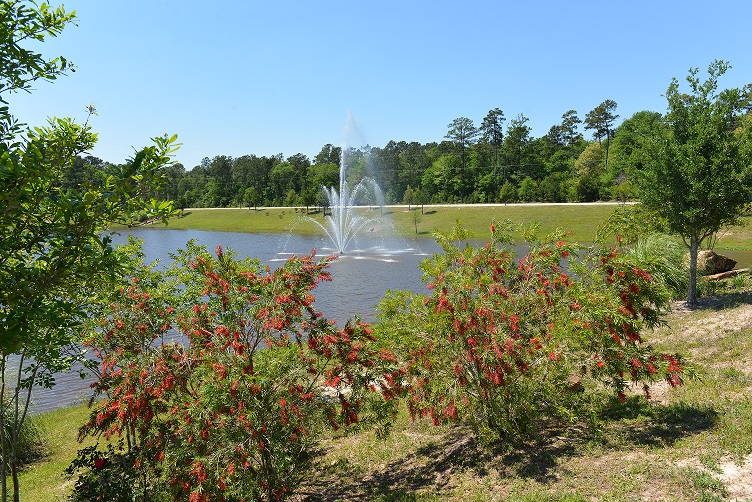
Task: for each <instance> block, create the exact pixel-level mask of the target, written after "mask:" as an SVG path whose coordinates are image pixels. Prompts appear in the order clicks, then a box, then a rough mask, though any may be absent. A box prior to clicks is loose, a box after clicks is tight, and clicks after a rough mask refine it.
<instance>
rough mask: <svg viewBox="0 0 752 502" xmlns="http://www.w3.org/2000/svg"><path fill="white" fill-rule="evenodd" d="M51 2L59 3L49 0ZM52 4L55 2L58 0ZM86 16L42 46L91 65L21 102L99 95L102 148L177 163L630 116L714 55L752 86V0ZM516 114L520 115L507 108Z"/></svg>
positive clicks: (60, 109)
mask: <svg viewBox="0 0 752 502" xmlns="http://www.w3.org/2000/svg"><path fill="white" fill-rule="evenodd" d="M48 1H49V0H48ZM51 3H52V4H53V5H57V3H56V2H55V1H54V0H52V1H51ZM65 6H66V9H68V10H75V11H76V12H77V15H78V17H79V19H78V26H70V27H69V28H68V29H66V30H65V31H64V32H63V33H62V35H61V36H59V37H58V38H55V39H51V40H50V41H48V42H46V43H45V44H44V45H43V46H42V47H43V52H44V53H45V54H48V55H51V56H52V55H63V56H65V57H66V58H68V59H70V60H71V61H72V62H73V63H74V64H75V65H76V67H77V70H76V72H75V73H71V74H70V75H69V76H67V77H63V78H61V79H59V80H57V81H56V82H54V83H51V84H50V83H39V84H38V85H36V90H35V91H34V92H33V93H32V94H31V95H26V94H18V95H15V96H13V97H12V98H11V109H12V111H13V113H14V114H15V115H16V116H17V118H19V119H20V120H22V121H23V122H26V123H28V124H29V125H41V124H43V123H44V122H45V117H47V116H53V115H54V116H70V117H73V118H76V119H77V120H78V121H79V122H80V121H82V120H83V119H84V118H85V112H84V109H85V107H86V106H87V105H89V104H94V105H95V106H96V108H97V110H98V112H99V114H98V116H96V117H94V118H93V120H92V125H93V129H94V130H95V131H96V132H97V133H98V134H99V142H98V144H97V146H96V148H95V149H94V150H93V151H92V153H93V154H94V155H96V156H98V157H100V158H102V159H104V160H107V161H110V162H121V161H124V160H125V159H126V158H128V157H130V156H131V155H132V154H133V152H134V150H135V149H137V148H140V147H142V146H145V145H147V144H148V143H149V138H151V137H154V136H158V135H161V134H163V133H170V134H173V133H177V134H178V136H179V140H180V141H181V142H182V143H183V147H182V148H181V150H180V151H179V152H178V154H177V157H176V158H177V160H178V161H180V162H182V163H183V165H184V166H185V167H186V169H188V170H190V169H191V168H193V167H194V166H196V165H198V164H199V163H200V162H201V159H202V158H204V157H210V158H211V157H214V156H216V155H229V156H232V157H238V156H241V155H245V154H251V153H252V154H256V155H267V156H269V155H275V154H278V153H282V154H283V155H284V156H285V157H287V156H289V155H293V154H295V153H299V152H300V153H303V154H305V155H308V156H309V157H310V158H313V156H315V155H316V153H318V152H319V151H320V149H321V147H322V146H323V145H325V144H326V143H332V144H334V145H336V146H339V145H342V144H343V141H345V137H344V134H343V130H344V128H345V124H346V118H347V115H348V113H351V114H352V116H353V117H354V119H355V121H356V123H357V124H358V130H359V134H354V135H351V136H350V137H349V138H348V139H347V142H348V144H349V145H350V146H355V147H359V146H362V145H365V144H369V145H371V146H378V147H383V146H384V145H386V143H387V142H388V141H389V140H395V141H401V140H404V141H419V142H421V143H426V142H429V141H441V140H442V139H443V137H444V135H445V134H446V132H447V125H448V124H449V123H450V122H451V121H452V120H454V119H455V118H458V117H468V118H470V119H472V120H473V122H474V123H475V125H476V126H477V125H480V123H481V121H482V119H483V117H484V116H485V115H486V113H487V112H488V111H489V110H491V109H493V108H496V107H498V108H501V109H502V110H503V111H504V113H505V115H506V117H507V119H511V118H514V117H515V116H516V115H517V114H519V113H523V114H524V115H525V116H526V117H528V118H529V119H530V121H529V123H528V124H529V125H530V126H531V127H532V134H533V136H535V137H538V136H542V135H544V134H545V133H546V132H547V131H548V129H549V128H550V127H551V126H552V125H554V124H558V123H560V122H561V115H562V114H563V113H564V112H566V111H567V110H570V109H575V110H577V111H578V113H579V116H580V118H584V116H585V114H586V113H587V112H588V111H590V110H591V109H593V108H594V107H595V106H596V105H598V104H599V103H600V102H602V101H603V100H605V99H612V100H614V101H616V102H617V103H618V108H617V110H616V113H618V114H619V115H620V118H619V121H621V120H622V119H624V118H627V117H629V116H631V115H632V114H633V113H635V112H637V111H640V110H654V111H659V112H664V111H665V108H666V104H665V99H664V98H663V97H662V94H663V93H664V92H665V90H666V88H667V87H668V85H669V82H670V80H671V78H672V77H677V78H679V79H680V80H681V81H682V82H684V77H685V76H686V75H687V70H688V69H689V68H690V67H700V68H701V69H702V70H703V71H704V69H705V68H707V65H708V64H709V63H710V62H711V61H712V60H714V59H725V60H728V61H730V62H731V64H732V66H733V68H732V69H731V70H730V72H729V73H728V74H727V75H726V76H725V77H724V78H723V79H722V80H721V85H722V86H723V87H738V86H742V85H744V84H746V83H750V82H752V30H750V21H751V20H752V2H750V1H749V0H731V1H717V2H708V1H700V0H666V1H663V0H657V1H656V0H651V1H642V0H637V1H631V2H604V1H598V2H594V1H577V0H571V1H568V2H563V1H560V0H556V1H553V0H552V1H528V2H520V1H492V0H486V1H480V0H464V1H462V2H457V1H452V2H449V1H442V0H432V1H424V0H420V1H410V0H399V1H392V0H381V1H378V2H375V1H371V2H365V1H360V2H359V1H352V0H351V1H326V0H324V1H318V2H312V1H310V0H306V1H283V0H280V1H269V0H264V1H255V0H254V1H240V0H237V1H225V0H214V1H212V2H203V1H202V2H198V1H194V0H182V1H175V0H148V1H146V0H128V1H120V2H114V1H104V0H70V1H68V2H65ZM507 123H508V120H507Z"/></svg>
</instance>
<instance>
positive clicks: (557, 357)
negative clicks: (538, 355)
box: [548, 352, 561, 362]
mask: <svg viewBox="0 0 752 502" xmlns="http://www.w3.org/2000/svg"><path fill="white" fill-rule="evenodd" d="M548 358H549V359H550V360H551V361H554V362H556V361H561V354H557V353H555V352H551V353H550V354H548Z"/></svg>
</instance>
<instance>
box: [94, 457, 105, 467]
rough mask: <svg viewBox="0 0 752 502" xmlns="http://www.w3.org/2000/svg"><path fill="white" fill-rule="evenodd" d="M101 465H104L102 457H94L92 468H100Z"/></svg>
mask: <svg viewBox="0 0 752 502" xmlns="http://www.w3.org/2000/svg"><path fill="white" fill-rule="evenodd" d="M102 467H104V459H103V458H98V459H96V460H95V461H94V468H95V469H101V468H102Z"/></svg>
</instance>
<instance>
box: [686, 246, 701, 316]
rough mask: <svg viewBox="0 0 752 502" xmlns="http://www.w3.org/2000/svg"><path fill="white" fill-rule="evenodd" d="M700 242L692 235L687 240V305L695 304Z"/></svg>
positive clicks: (694, 305)
mask: <svg viewBox="0 0 752 502" xmlns="http://www.w3.org/2000/svg"><path fill="white" fill-rule="evenodd" d="M699 247H700V242H699V239H698V238H697V236H695V235H693V236H692V237H691V238H690V240H689V291H688V292H687V307H696V306H697V251H698V248H699Z"/></svg>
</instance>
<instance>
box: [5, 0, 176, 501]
mask: <svg viewBox="0 0 752 502" xmlns="http://www.w3.org/2000/svg"><path fill="white" fill-rule="evenodd" d="M74 20H75V15H74V14H73V13H68V12H66V11H65V10H64V8H63V7H58V8H53V7H50V6H49V5H47V4H45V3H42V4H38V5H37V4H34V3H29V2H24V1H19V0H10V1H3V2H2V3H1V4H0V33H2V35H0V36H1V37H2V44H0V61H2V65H0V101H2V102H3V104H5V95H6V94H7V93H8V92H15V91H19V90H24V91H28V90H29V89H30V86H31V84H32V83H33V82H35V81H44V80H47V81H51V80H55V79H56V78H57V77H59V76H61V75H64V74H65V72H66V70H67V69H68V68H69V64H68V62H67V61H66V60H65V59H64V58H62V57H58V58H54V59H48V58H45V57H44V56H43V55H41V54H39V53H35V52H33V51H31V50H28V49H27V48H26V47H24V46H25V44H26V43H27V42H28V41H44V40H45V39H46V38H47V37H54V36H57V35H58V34H59V33H60V32H62V30H63V29H64V28H65V27H66V26H67V25H68V24H70V23H72V22H74ZM92 113H94V109H93V107H90V108H89V114H92ZM95 141H96V135H95V134H94V133H92V132H91V130H90V128H89V126H88V119H87V122H84V124H82V125H81V124H77V123H76V122H75V121H73V120H70V119H50V120H49V124H48V125H47V126H44V127H36V128H34V129H26V128H24V127H23V126H22V125H20V124H19V123H18V122H17V120H16V119H15V118H14V117H13V116H12V115H11V113H10V110H9V108H8V106H7V105H4V106H0V165H2V168H0V283H2V284H3V286H2V288H0V377H1V378H2V382H0V430H3V431H10V438H9V441H2V456H3V462H2V464H1V465H0V481H1V482H2V500H3V501H5V500H8V487H7V480H8V479H9V478H8V477H7V476H6V475H7V474H8V473H7V472H6V468H9V469H10V473H9V474H10V479H12V482H13V495H12V496H13V500H15V501H18V500H19V498H20V487H19V480H18V469H17V467H18V466H17V462H16V459H17V453H18V452H17V446H18V433H19V431H20V429H21V426H22V425H23V422H24V420H25V418H26V414H27V412H28V406H29V399H30V397H31V392H32V389H33V388H34V387H35V386H40V385H41V386H45V387H51V386H52V385H54V377H53V374H54V372H55V371H57V370H61V369H64V368H65V367H66V366H68V365H69V364H70V362H71V359H70V358H68V357H67V356H66V355H65V354H63V352H62V347H64V346H66V345H68V344H69V342H70V341H71V336H72V331H71V328H72V327H73V326H75V325H76V324H77V323H78V322H79V320H80V318H81V316H82V315H83V314H82V307H83V305H84V304H85V302H86V291H87V288H89V287H91V282H92V281H93V280H96V279H97V278H98V277H101V276H102V275H106V274H109V273H112V272H113V271H114V270H115V269H117V268H118V266H119V261H118V255H117V253H115V252H114V250H113V248H112V246H111V245H110V235H109V234H108V233H107V232H106V229H107V227H108V226H109V225H110V224H112V223H120V224H125V225H133V224H138V223H139V222H141V221H148V220H153V219H155V218H156V219H160V218H166V217H167V216H168V215H170V214H171V213H172V206H171V204H168V203H161V202H158V201H157V200H155V199H154V197H153V195H154V194H155V193H157V191H158V190H159V189H160V187H161V184H162V181H163V167H164V166H166V165H168V164H170V163H171V159H170V155H171V153H172V152H173V151H174V150H175V149H176V144H175V141H176V137H174V136H173V137H168V136H163V137H158V138H155V139H154V143H155V144H154V146H151V147H147V148H145V149H143V150H141V151H139V152H137V153H136V154H135V155H134V157H133V158H132V159H130V160H129V161H128V162H127V163H125V164H123V165H120V166H107V167H106V170H105V171H104V172H103V173H102V176H97V177H96V178H97V180H98V181H97V182H89V183H84V184H79V185H78V186H77V187H64V186H63V180H64V179H65V173H66V171H67V170H69V169H70V168H71V167H72V166H73V164H74V162H75V160H76V156H77V155H78V154H83V153H84V152H86V151H87V150H89V149H90V148H91V147H92V146H93V145H94V143H95ZM11 361H14V362H15V363H17V364H18V365H19V366H18V371H17V376H16V378H14V379H13V380H14V382H13V385H10V386H9V384H10V382H9V381H8V371H9V369H10V368H9V365H10V363H11Z"/></svg>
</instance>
